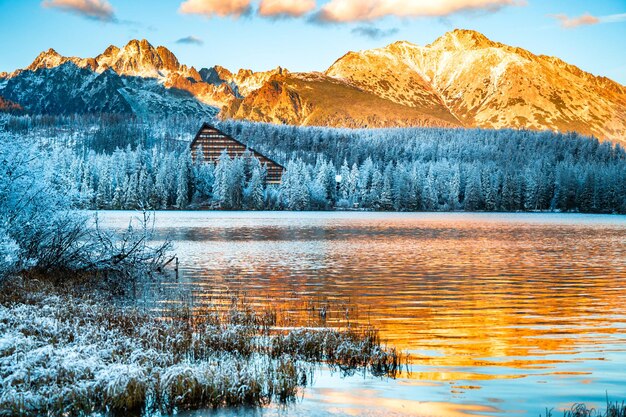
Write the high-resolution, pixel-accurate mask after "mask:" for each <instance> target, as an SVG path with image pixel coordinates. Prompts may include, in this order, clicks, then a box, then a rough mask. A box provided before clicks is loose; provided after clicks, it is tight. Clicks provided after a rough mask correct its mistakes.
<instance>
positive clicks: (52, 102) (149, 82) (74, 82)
mask: <svg viewBox="0 0 626 417" xmlns="http://www.w3.org/2000/svg"><path fill="white" fill-rule="evenodd" d="M0 95H2V96H3V97H5V99H8V100H11V101H12V102H15V103H19V104H20V105H21V106H23V107H24V108H26V109H27V110H28V111H30V112H33V113H41V114H66V115H69V114H85V113H114V114H135V115H144V114H153V115H155V114H156V115H159V114H164V115H165V114H180V115H188V116H190V115H197V116H212V115H214V114H215V112H216V109H215V108H213V107H209V106H206V105H203V104H202V103H200V102H199V101H198V100H197V99H196V98H195V97H194V96H193V95H191V94H189V93H188V92H180V91H178V90H175V89H173V90H168V89H167V88H165V87H164V86H163V85H161V84H160V83H159V82H158V81H157V80H154V79H144V78H140V77H125V76H121V75H119V74H117V73H116V72H114V71H113V70H111V69H108V70H105V71H103V72H102V73H100V74H99V73H97V72H94V71H92V70H91V69H89V68H80V67H78V66H76V64H74V63H73V62H70V61H66V62H65V63H63V64H61V65H60V66H58V67H53V68H41V69H37V70H35V71H22V72H20V73H19V74H17V75H14V76H12V77H11V78H8V79H7V80H5V81H4V82H3V83H2V84H0Z"/></svg>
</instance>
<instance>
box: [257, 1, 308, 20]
mask: <svg viewBox="0 0 626 417" xmlns="http://www.w3.org/2000/svg"><path fill="white" fill-rule="evenodd" d="M315 6H316V3H315V0H261V4H260V5H259V14H260V15H261V16H266V17H273V16H290V17H299V16H302V15H304V14H307V13H308V12H310V11H311V10H313V9H315Z"/></svg>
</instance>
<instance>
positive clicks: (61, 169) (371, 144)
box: [0, 116, 626, 213]
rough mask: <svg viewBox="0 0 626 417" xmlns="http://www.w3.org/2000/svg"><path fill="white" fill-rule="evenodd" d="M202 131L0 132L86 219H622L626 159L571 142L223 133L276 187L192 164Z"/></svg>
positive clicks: (62, 120)
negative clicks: (153, 214)
mask: <svg viewBox="0 0 626 417" xmlns="http://www.w3.org/2000/svg"><path fill="white" fill-rule="evenodd" d="M200 124H201V121H198V120H192V119H187V118H180V117H179V118H169V119H168V118H165V119H163V118H161V119H154V120H137V119H123V118H116V117H110V118H97V117H85V116H83V117H56V118H51V117H31V116H7V117H5V119H3V120H2V121H0V127H2V128H3V129H4V131H5V133H4V134H5V135H10V136H12V137H13V142H15V143H31V142H33V143H38V144H40V145H41V146H42V147H43V148H44V149H46V152H48V157H47V161H46V164H45V166H46V178H49V179H50V180H51V181H52V182H53V184H54V185H55V187H58V188H61V189H65V190H67V194H68V195H70V196H72V198H73V203H74V205H75V206H76V207H80V208H85V209H138V208H146V209H166V208H168V209H169V208H178V209H186V208H223V209H254V210H260V209H270V210H331V209H336V208H339V209H371V210H397V211H446V210H466V211H480V210H485V211H520V210H521V211H533V210H560V211H580V212H608V213H611V212H617V213H626V151H625V150H624V149H623V148H621V147H620V146H618V145H613V144H611V143H609V142H599V141H598V140H596V139H593V138H586V137H580V136H578V135H576V134H565V135H563V134H555V133H551V132H541V133H539V132H530V131H523V130H522V131H518V130H501V131H493V130H477V129H472V130H461V129H423V128H415V129H370V130H346V129H328V128H311V127H307V128H300V127H291V126H275V125H269V124H253V123H246V122H232V121H231V122H222V123H219V127H220V128H221V129H222V130H224V131H226V132H227V133H230V134H232V135H233V136H234V137H236V138H238V139H239V140H241V141H242V142H244V143H247V144H248V145H249V146H251V147H253V148H254V149H256V150H258V151H260V152H261V153H264V154H266V155H268V156H270V157H272V158H273V159H275V160H277V161H278V162H280V163H282V164H283V165H284V166H285V167H286V168H287V170H286V173H285V175H284V177H283V182H282V184H281V185H280V186H265V185H264V175H265V171H264V167H263V166H261V165H260V163H259V162H258V161H257V160H256V159H253V158H236V159H231V158H229V157H228V155H226V154H223V155H222V157H221V158H220V161H219V163H218V164H217V165H211V164H202V163H193V162H192V160H191V155H190V152H189V142H190V141H191V139H192V138H193V136H194V135H195V133H196V131H197V129H198V128H199V127H200ZM339 179H340V181H337V180H339Z"/></svg>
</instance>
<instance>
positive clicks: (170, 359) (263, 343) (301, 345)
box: [0, 287, 398, 416]
mask: <svg viewBox="0 0 626 417" xmlns="http://www.w3.org/2000/svg"><path fill="white" fill-rule="evenodd" d="M242 314H243V315H246V314H247V315H248V317H250V314H249V312H248V313H242ZM263 316H264V315H263V314H259V317H263ZM230 317H236V318H239V319H241V317H242V315H237V314H233V312H232V311H228V312H224V313H222V314H221V315H220V316H219V318H216V317H214V316H210V315H209V316H208V319H207V321H206V322H205V321H204V318H203V317H202V316H199V317H194V318H190V317H189V316H186V315H184V314H183V315H179V316H177V315H176V313H175V312H172V319H170V320H163V319H158V318H155V317H152V316H149V315H145V314H141V313H138V312H136V311H134V310H121V309H118V308H116V307H113V306H110V305H103V304H100V305H99V304H96V303H94V302H92V301H86V300H84V299H80V298H72V297H70V296H67V295H63V296H46V295H43V294H42V293H41V292H39V293H38V292H34V291H31V288H28V287H26V288H24V290H23V291H22V292H19V293H12V294H7V292H0V416H13V415H24V416H35V415H69V416H71V415H90V414H94V413H96V414H111V415H145V416H147V415H155V414H158V413H165V414H171V413H176V412H179V411H184V410H193V409H201V408H217V407H228V406H239V405H248V406H263V405H266V404H268V403H270V402H272V401H278V402H288V401H292V400H294V399H295V398H297V395H298V393H299V392H300V390H301V389H302V388H303V387H305V386H306V385H307V384H308V383H310V381H312V378H311V377H310V375H311V373H312V371H313V370H314V369H315V366H316V364H319V363H322V362H323V363H327V364H329V365H330V366H339V367H340V369H342V370H347V369H348V368H349V367H350V366H353V367H354V368H355V369H365V368H367V367H371V368H374V367H375V366H378V365H380V364H389V363H391V358H392V357H393V358H395V360H396V361H397V360H398V357H397V355H395V354H394V353H393V352H392V351H386V354H384V355H383V353H384V352H385V350H384V349H382V348H381V347H380V345H377V344H376V343H375V342H374V339H372V338H371V337H370V336H368V335H367V334H359V333H353V332H348V333H342V332H338V331H334V330H328V329H326V330H320V331H318V330H309V331H307V330H297V331H278V330H273V331H271V332H268V331H267V329H266V328H264V326H263V325H262V324H261V323H260V322H256V323H254V322H250V324H247V325H242V324H232V323H230V322H229V318H230ZM217 322H219V324H216V323H217ZM242 340H245V341H247V342H246V343H242V342H241V341H242ZM192 341H193V343H192ZM242 346H244V347H245V348H241V347H242ZM337 352H339V353H337ZM368 354H372V359H369V358H368ZM350 355H354V356H352V357H351V356H350ZM372 361H373V362H372Z"/></svg>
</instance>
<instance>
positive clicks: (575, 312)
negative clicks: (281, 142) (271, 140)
mask: <svg viewBox="0 0 626 417" xmlns="http://www.w3.org/2000/svg"><path fill="white" fill-rule="evenodd" d="M198 216H199V217H197V218H196V217H193V216H192V215H190V218H189V219H188V221H186V222H185V221H182V222H178V224H177V225H176V226H173V227H172V226H169V225H168V226H164V227H162V228H161V229H160V231H161V232H162V233H163V235H169V236H170V237H171V238H172V239H173V240H174V241H175V242H176V244H177V247H178V249H177V251H178V254H179V256H180V258H181V265H182V269H181V273H182V275H181V279H180V283H178V284H176V285H178V286H181V287H184V286H186V287H188V288H191V289H192V291H193V296H194V298H193V303H194V305H195V306H197V307H202V306H206V305H214V304H222V305H227V304H228V303H229V300H230V297H231V296H232V293H233V292H237V293H239V294H242V295H244V296H245V297H246V299H247V301H249V302H251V303H253V304H255V305H258V306H260V307H266V306H272V307H274V308H277V309H278V310H280V311H283V312H284V313H285V314H286V316H287V318H288V319H287V320H286V321H285V322H284V323H281V325H285V326H291V325H306V326H310V325H321V324H323V325H330V326H346V325H351V324H360V325H373V326H375V327H376V328H378V329H380V331H381V336H382V338H383V339H384V340H386V341H387V342H388V343H389V344H390V345H393V346H396V347H398V348H400V349H402V350H405V351H408V352H410V354H411V363H412V364H413V371H412V372H411V374H410V375H404V377H408V379H407V380H405V381H406V382H407V383H410V381H411V380H413V381H415V382H416V383H417V381H418V380H421V381H425V382H426V381H440V382H441V381H443V382H449V383H450V385H451V387H450V392H451V393H455V392H465V391H474V390H479V389H480V388H481V386H482V382H481V381H490V380H503V379H507V380H513V379H518V378H524V377H526V376H528V375H533V376H535V377H536V378H538V381H537V382H538V383H545V382H546V381H552V380H554V379H555V378H563V377H568V376H572V375H575V376H578V377H579V378H580V379H581V381H586V382H587V383H592V384H593V381H597V380H598V379H600V380H602V378H603V375H601V374H602V372H604V371H599V370H598V369H600V367H598V365H594V364H596V363H600V362H602V361H603V360H604V359H606V357H607V356H611V357H613V358H615V357H618V358H620V359H623V360H624V363H626V354H624V351H625V350H626V343H625V342H626V341H625V329H626V309H625V308H624V301H625V299H626V285H625V281H624V279H625V278H626V220H625V219H624V217H619V216H615V217H602V218H601V219H602V221H597V220H594V219H596V218H593V217H585V216H569V217H568V216H560V215H553V216H549V215H536V216H535V217H533V216H523V215H522V216H506V215H500V216H498V215H495V216H488V215H448V216H445V215H406V216H402V215H399V216H394V215H391V216H384V215H379V216H377V215H372V216H370V217H367V216H366V215H363V214H361V215H355V216H353V217H350V216H349V215H348V216H338V217H333V216H323V215H320V216H319V217H316V216H311V215H309V216H304V217H303V218H298V217H297V215H293V214H292V215H288V216H287V217H285V218H281V217H280V216H276V215H267V217H264V216H262V215H259V216H256V217H254V216H253V217H252V218H249V217H246V216H245V215H239V216H236V215H232V217H229V216H228V215H226V214H222V215H217V216H216V217H211V216H207V217H202V216H201V215H198ZM509 217H510V218H509ZM322 308H326V310H327V315H326V317H325V319H323V318H322V317H321V316H320V313H319V312H320V310H321V309H322ZM577 363H578V364H579V365H580V366H573V364H577ZM596 368H597V369H596ZM602 369H605V368H602ZM618 377H619V376H618ZM607 378H609V379H611V378H612V379H611V381H612V383H615V381H614V378H615V375H612V376H610V377H607ZM609 379H607V381H608V380H609ZM618 382H619V381H618ZM623 384H626V375H624V376H623ZM598 390H599V393H602V394H603V393H604V390H605V388H604V387H603V386H599V387H598ZM352 394H354V393H352ZM328 398H329V399H332V398H333V397H332V393H329V397H328ZM390 401H391V400H390ZM441 404H444V405H445V406H446V407H452V408H450V409H446V410H442V409H439V412H437V413H434V412H433V414H438V415H442V413H441V412H442V411H445V412H444V413H443V415H461V414H455V413H456V411H455V409H454V406H453V405H451V404H449V403H441ZM441 404H439V405H437V407H442V406H443V405H441ZM431 406H433V407H434V406H435V405H432V404H430V405H429V404H423V405H422V407H424V408H423V411H424V413H425V414H429V413H430V411H432V410H430V409H429V408H428V407H431ZM389 407H392V408H394V407H395V405H394V404H391V403H390V404H389ZM466 411H467V410H466ZM483 411H486V410H482V409H480V408H478V409H476V410H473V411H472V410H470V411H469V412H471V413H477V414H480V412H483ZM459 413H460V412H459Z"/></svg>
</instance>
